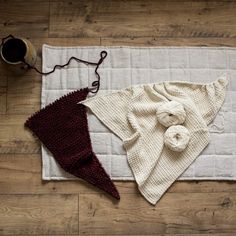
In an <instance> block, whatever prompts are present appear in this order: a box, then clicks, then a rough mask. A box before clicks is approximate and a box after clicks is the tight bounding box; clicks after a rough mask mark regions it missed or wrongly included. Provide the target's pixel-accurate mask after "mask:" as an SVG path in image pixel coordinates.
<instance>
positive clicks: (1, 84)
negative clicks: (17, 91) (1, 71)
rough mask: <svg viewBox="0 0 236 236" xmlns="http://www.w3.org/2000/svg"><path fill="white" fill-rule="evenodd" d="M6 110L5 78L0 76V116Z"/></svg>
mask: <svg viewBox="0 0 236 236" xmlns="http://www.w3.org/2000/svg"><path fill="white" fill-rule="evenodd" d="M6 110H7V77H6V76H1V75H0V114H5V113H6Z"/></svg>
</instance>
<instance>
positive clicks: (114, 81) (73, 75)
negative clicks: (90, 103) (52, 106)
mask: <svg viewBox="0 0 236 236" xmlns="http://www.w3.org/2000/svg"><path fill="white" fill-rule="evenodd" d="M102 50H107V52H108V56H107V58H106V59H105V62H104V63H103V64H102V66H101V67H100V69H99V72H100V75H101V89H100V91H99V94H104V93H109V92H110V91H112V90H117V89H121V88H125V87H128V86H130V85H134V84H145V83H154V82H155V83H156V82H161V81H173V80H175V81H176V80H179V81H181V80H182V81H190V82H202V83H207V82H211V81H213V80H215V79H216V78H217V77H218V76H219V75H221V74H222V73H227V74H228V75H229V77H230V78H231V81H230V84H229V86H228V92H227V94H226V100H225V103H224V105H223V107H222V108H221V110H220V112H219V113H218V115H217V117H216V119H215V120H214V122H213V123H212V124H211V125H210V131H211V142H210V145H209V146H208V147H207V148H206V149H205V150H204V152H203V154H202V155H201V156H199V157H198V158H197V160H196V161H195V162H194V163H193V164H192V165H191V166H190V167H189V168H188V169H187V170H186V171H185V173H184V174H183V175H182V176H181V177H180V179H181V180H196V179H197V180H201V179H207V180H236V79H234V78H235V76H236V48H222V47H220V48H206V47H148V48H147V47H141V48H140V47H52V46H48V45H44V46H43V70H44V71H45V72H47V71H49V70H51V69H52V68H53V66H54V65H55V64H64V63H65V62H66V61H67V60H68V59H69V58H70V57H71V56H76V57H79V58H82V59H85V60H89V61H94V62H96V61H98V59H99V54H100V51H102ZM94 79H95V76H94V68H93V67H91V66H89V67H87V66H86V65H81V64H78V63H76V62H73V63H72V64H71V65H70V66H69V67H68V68H67V69H62V70H57V71H56V72H55V73H53V74H51V75H49V76H47V77H43V84H42V107H43V106H45V105H47V104H48V103H51V102H52V101H54V100H55V99H57V98H58V97H60V96H62V95H64V94H66V93H68V92H70V91H71V90H75V89H79V88H82V87H86V86H90V85H91V82H92V81H93V80H94ZM89 129H90V133H91V139H92V144H93V148H94V151H95V153H96V154H97V156H98V158H99V159H100V161H101V162H102V164H103V166H104V168H105V169H106V170H107V172H108V174H110V176H111V178H112V179H116V180H133V175H132V173H131V170H130V168H129V166H128V162H127V158H126V155H125V151H124V149H123V147H122V142H121V140H120V139H119V138H118V137H116V136H115V135H114V134H112V133H111V132H110V131H109V130H108V129H107V128H106V127H105V126H104V125H103V124H101V123H100V122H99V120H98V119H97V118H96V117H95V116H93V115H92V114H89ZM42 158H43V179H45V180H62V179H74V177H73V176H70V175H69V174H67V173H65V172H64V171H63V170H61V169H60V167H59V166H58V165H57V164H56V163H55V161H54V159H53V157H52V156H51V155H50V153H48V152H47V151H46V150H45V149H44V148H43V147H42Z"/></svg>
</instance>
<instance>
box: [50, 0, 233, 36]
mask: <svg viewBox="0 0 236 236" xmlns="http://www.w3.org/2000/svg"><path fill="white" fill-rule="evenodd" d="M235 6H236V2H224V3H222V2H217V1H209V2H208V1H198V2H191V1H145V2H143V1H141V0H140V1H121V0H119V1H117V0H113V1H69V2H61V1H56V2H51V4H50V28H49V36H50V37H195V38H196V37H208V38H210V37H235V36H236V26H235V24H234V22H235V21H236V15H235Z"/></svg>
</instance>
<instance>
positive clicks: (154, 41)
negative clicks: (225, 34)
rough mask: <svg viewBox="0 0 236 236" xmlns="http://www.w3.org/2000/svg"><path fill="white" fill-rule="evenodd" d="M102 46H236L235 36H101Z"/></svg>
mask: <svg viewBox="0 0 236 236" xmlns="http://www.w3.org/2000/svg"><path fill="white" fill-rule="evenodd" d="M101 45H102V46H119V45H126V46H146V47H148V46H183V45H184V46H200V47H202V46H207V47H217V46H218V47H235V46H236V41H235V38H213V37H212V38H200V37H198V38H180V37H179V38H178V37H173V38H167V37H162V38H160V37H139V38H122V37H121V38H120V37H117V38H112V37H104V38H101Z"/></svg>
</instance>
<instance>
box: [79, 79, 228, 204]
mask: <svg viewBox="0 0 236 236" xmlns="http://www.w3.org/2000/svg"><path fill="white" fill-rule="evenodd" d="M227 83H228V80H227V78H226V76H222V77H221V78H219V79H218V80H216V81H214V82H212V83H209V84H196V83H189V82H163V83H157V84H146V85H136V86H134V87H131V88H127V89H124V90H120V91H117V92H114V93H111V94H108V95H104V96H97V97H93V98H90V99H87V100H85V101H83V102H82V103H83V104H84V105H85V106H87V107H89V108H90V109H91V111H92V112H93V113H94V114H95V115H96V116H97V117H98V118H99V119H100V120H101V121H102V122H103V123H104V124H105V125H106V126H107V127H108V128H109V129H111V130H112V131H113V132H114V133H115V134H116V135H117V136H119V137H120V138H121V140H122V141H123V143H124V147H125V149H126V151H127V158H128V162H129V165H130V167H131V169H132V171H133V174H134V177H135V180H136V182H137V184H138V188H139V190H140V192H141V193H142V195H143V196H144V197H145V198H146V199H147V200H148V201H149V202H150V203H152V204H156V203H157V201H158V200H159V199H160V198H161V196H162V195H163V194H164V193H165V191H166V190H167V189H168V188H169V187H170V186H171V185H172V183H173V182H174V181H175V180H176V179H177V178H178V177H179V176H180V175H181V174H182V173H183V172H184V171H185V169H186V168H187V167H188V166H189V165H190V164H191V163H192V162H193V161H194V160H195V159H196V158H197V156H198V155H199V154H200V153H201V152H202V151H203V149H204V148H205V147H206V146H207V145H208V143H209V132H208V127H207V125H208V124H209V123H210V122H211V121H212V120H213V119H214V117H215V115H216V114H217V112H218V111H219V109H220V107H221V105H222V103H223V101H224V97H225V88H226V85H227ZM168 101H176V102H179V103H181V104H182V105H183V107H184V109H185V112H186V120H185V121H184V123H183V126H184V127H185V128H187V129H188V131H189V132H190V141H189V143H188V145H187V147H186V149H184V150H183V151H182V152H174V151H171V150H170V149H169V148H167V147H166V146H165V145H164V133H165V131H166V129H167V128H166V127H165V126H163V125H161V124H160V123H159V122H158V121H157V116H156V109H158V106H159V105H160V104H163V103H165V102H168ZM155 107H156V109H153V108H155Z"/></svg>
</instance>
